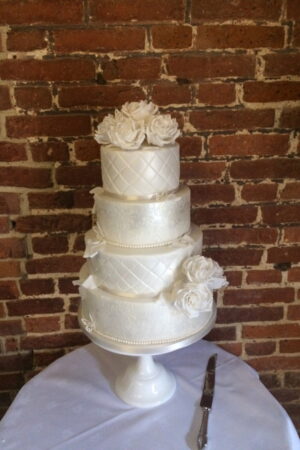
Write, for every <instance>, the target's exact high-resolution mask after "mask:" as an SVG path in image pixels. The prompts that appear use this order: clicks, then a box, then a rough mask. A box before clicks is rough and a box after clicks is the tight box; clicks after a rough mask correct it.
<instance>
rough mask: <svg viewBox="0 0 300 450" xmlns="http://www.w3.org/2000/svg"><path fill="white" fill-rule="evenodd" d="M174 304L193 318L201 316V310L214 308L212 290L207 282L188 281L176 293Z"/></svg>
mask: <svg viewBox="0 0 300 450" xmlns="http://www.w3.org/2000/svg"><path fill="white" fill-rule="evenodd" d="M174 306H175V308H176V309H178V310H179V311H181V312H183V313H184V314H185V315H186V316H187V317H189V318H191V319H193V318H195V317H199V315H200V314H201V312H205V311H211V310H212V306H213V294H212V291H211V290H210V289H209V288H208V287H207V286H206V284H195V283H186V284H184V285H183V287H182V288H181V289H179V290H178V291H177V292H176V293H175V300H174Z"/></svg>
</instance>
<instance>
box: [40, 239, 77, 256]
mask: <svg viewBox="0 0 300 450" xmlns="http://www.w3.org/2000/svg"><path fill="white" fill-rule="evenodd" d="M32 248H33V251H34V252H35V253H40V254H45V255H51V254H55V253H67V252H68V249H69V243H68V238H67V236H64V235H54V236H43V237H34V238H32Z"/></svg>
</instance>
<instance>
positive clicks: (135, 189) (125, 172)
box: [101, 144, 179, 197]
mask: <svg viewBox="0 0 300 450" xmlns="http://www.w3.org/2000/svg"><path fill="white" fill-rule="evenodd" d="M101 171H102V180H103V188H104V190H105V191H107V192H110V193H113V194H119V195H124V196H137V197H148V196H155V195H157V194H160V193H164V192H169V191H172V190H175V189H177V188H178V185H179V145H178V144H173V145H166V146H165V147H153V146H149V145H148V146H143V147H142V148H141V149H140V150H133V151H128V150H122V149H121V148H118V147H114V146H102V148H101Z"/></svg>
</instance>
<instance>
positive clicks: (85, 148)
mask: <svg viewBox="0 0 300 450" xmlns="http://www.w3.org/2000/svg"><path fill="white" fill-rule="evenodd" d="M74 148H75V155H76V159H79V160H80V161H93V160H95V159H96V160H98V161H99V160H100V146H99V144H98V143H97V142H96V141H95V139H79V140H78V141H75V142H74Z"/></svg>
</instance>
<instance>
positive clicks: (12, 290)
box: [0, 280, 20, 300]
mask: <svg viewBox="0 0 300 450" xmlns="http://www.w3.org/2000/svg"><path fill="white" fill-rule="evenodd" d="M19 296H20V294H19V289H18V287H17V284H16V282H15V281H12V280H5V281H0V299H2V300H4V299H5V300H12V299H15V298H19Z"/></svg>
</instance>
